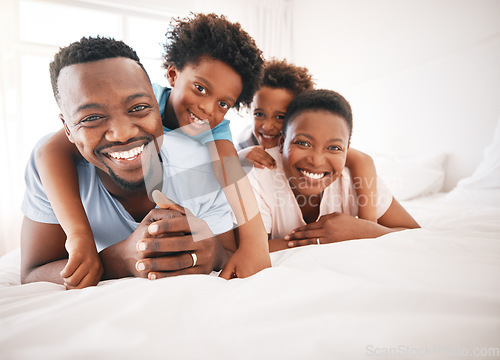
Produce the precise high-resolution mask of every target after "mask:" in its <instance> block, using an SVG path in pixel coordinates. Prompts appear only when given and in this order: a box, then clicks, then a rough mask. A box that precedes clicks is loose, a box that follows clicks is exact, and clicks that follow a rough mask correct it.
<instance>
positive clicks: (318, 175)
mask: <svg viewBox="0 0 500 360" xmlns="http://www.w3.org/2000/svg"><path fill="white" fill-rule="evenodd" d="M299 171H300V173H301V174H302V175H304V176H307V177H308V178H310V179H314V180H319V179H321V178H323V177H324V176H325V175H326V173H325V172H322V173H319V174H315V173H311V172H309V171H305V170H302V169H300V170H299Z"/></svg>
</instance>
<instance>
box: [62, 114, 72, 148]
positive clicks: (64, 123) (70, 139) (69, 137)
mask: <svg viewBox="0 0 500 360" xmlns="http://www.w3.org/2000/svg"><path fill="white" fill-rule="evenodd" d="M59 119H61V121H62V123H63V126H64V132H65V134H66V136H67V137H68V140H69V141H70V142H71V143H73V144H74V143H75V142H74V141H73V136H72V135H71V131H70V130H69V128H68V124H67V123H66V120H64V115H63V114H59Z"/></svg>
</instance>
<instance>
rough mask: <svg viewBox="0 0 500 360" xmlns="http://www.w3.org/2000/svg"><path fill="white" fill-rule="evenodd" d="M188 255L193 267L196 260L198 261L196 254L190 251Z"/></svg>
mask: <svg viewBox="0 0 500 360" xmlns="http://www.w3.org/2000/svg"><path fill="white" fill-rule="evenodd" d="M189 255H191V258H193V265H191V267H195V266H196V262H197V261H198V256H196V254H195V253H194V252H190V253H189Z"/></svg>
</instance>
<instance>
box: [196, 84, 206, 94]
mask: <svg viewBox="0 0 500 360" xmlns="http://www.w3.org/2000/svg"><path fill="white" fill-rule="evenodd" d="M194 86H195V87H196V89H197V90H198V91H199V92H200V93H202V94H203V95H205V94H206V93H207V90H206V89H205V88H204V87H203V86H201V85H198V84H195V85H194Z"/></svg>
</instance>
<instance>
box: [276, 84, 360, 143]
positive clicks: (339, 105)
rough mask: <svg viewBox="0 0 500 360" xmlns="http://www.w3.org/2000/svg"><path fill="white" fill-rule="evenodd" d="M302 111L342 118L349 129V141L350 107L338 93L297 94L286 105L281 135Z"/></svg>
mask: <svg viewBox="0 0 500 360" xmlns="http://www.w3.org/2000/svg"><path fill="white" fill-rule="evenodd" d="M304 111H328V112H331V113H332V114H335V115H338V116H340V117H342V118H343V119H344V120H345V121H346V123H347V127H348V129H349V139H350V138H351V134H352V110H351V105H349V103H348V102H347V100H346V99H345V98H344V97H343V96H342V95H340V94H339V93H337V92H335V91H332V90H324V89H320V90H306V91H304V92H302V93H300V94H298V95H297V96H296V97H295V98H294V99H293V100H292V102H291V103H290V105H288V108H287V110H286V115H285V120H284V121H283V134H284V135H285V136H286V130H287V128H288V126H289V125H290V124H291V123H292V121H293V119H294V118H295V117H296V116H297V115H299V114H301V113H303V112H304Z"/></svg>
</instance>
